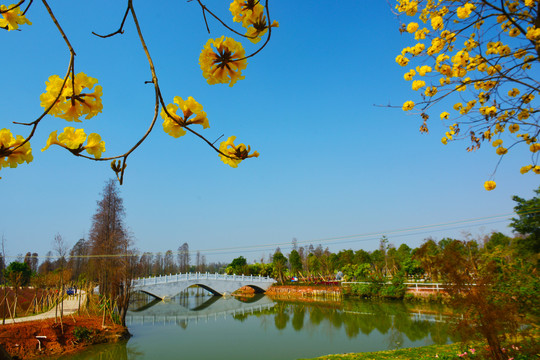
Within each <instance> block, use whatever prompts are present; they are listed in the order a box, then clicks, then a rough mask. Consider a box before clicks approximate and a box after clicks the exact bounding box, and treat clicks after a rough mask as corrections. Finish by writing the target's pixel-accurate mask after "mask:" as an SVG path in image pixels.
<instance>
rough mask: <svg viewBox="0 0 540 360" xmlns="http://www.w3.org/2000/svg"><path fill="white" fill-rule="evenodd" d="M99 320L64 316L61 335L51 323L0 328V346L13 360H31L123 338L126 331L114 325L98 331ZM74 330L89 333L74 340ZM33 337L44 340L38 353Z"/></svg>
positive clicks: (95, 317)
mask: <svg viewBox="0 0 540 360" xmlns="http://www.w3.org/2000/svg"><path fill="white" fill-rule="evenodd" d="M101 324H102V318H101V316H74V317H72V316H65V317H64V333H62V328H61V326H60V322H59V321H58V322H57V323H55V322H54V319H48V320H42V321H31V322H23V323H16V324H9V325H0V345H2V346H3V347H4V349H5V350H6V351H7V352H8V354H10V355H11V356H12V357H13V358H14V359H17V358H18V359H31V358H34V357H38V356H51V355H56V354H65V353H70V352H76V351H79V350H82V349H84V348H85V347H87V346H89V345H93V344H99V343H104V342H115V341H119V340H121V339H124V338H126V335H127V331H126V330H125V329H124V328H123V327H121V326H119V325H114V324H107V325H106V326H105V328H102V327H101ZM76 327H84V328H86V329H88V330H90V335H89V336H88V339H87V340H77V338H76V337H75V336H74V334H73V331H74V329H75V328H76ZM36 336H46V337H47V338H46V339H43V340H40V341H41V350H40V349H39V341H38V340H37V338H36Z"/></svg>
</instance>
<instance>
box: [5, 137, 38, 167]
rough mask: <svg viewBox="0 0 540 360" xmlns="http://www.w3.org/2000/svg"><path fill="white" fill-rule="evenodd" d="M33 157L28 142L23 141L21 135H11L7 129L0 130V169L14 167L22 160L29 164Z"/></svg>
mask: <svg viewBox="0 0 540 360" xmlns="http://www.w3.org/2000/svg"><path fill="white" fill-rule="evenodd" d="M23 143H24V144H23ZM33 159H34V157H33V156H32V148H31V147H30V142H28V141H27V142H25V139H24V138H23V137H22V136H21V135H17V136H16V137H13V134H12V133H11V131H10V130H9V129H2V130H0V169H1V168H3V167H10V168H16V167H17V166H18V165H19V164H22V163H24V162H26V163H28V164H29V163H30V162H31V161H32V160H33Z"/></svg>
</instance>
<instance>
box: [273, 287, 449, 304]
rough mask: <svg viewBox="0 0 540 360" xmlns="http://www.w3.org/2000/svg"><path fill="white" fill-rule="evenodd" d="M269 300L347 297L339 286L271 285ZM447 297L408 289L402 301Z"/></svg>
mask: <svg viewBox="0 0 540 360" xmlns="http://www.w3.org/2000/svg"><path fill="white" fill-rule="evenodd" d="M265 294H266V295H267V296H269V297H270V298H274V299H284V300H292V299H312V298H321V299H326V300H340V299H341V298H342V297H344V296H353V297H355V296H356V295H349V294H347V293H346V292H344V291H343V288H342V287H341V286H339V285H303V284H297V285H296V284H295V285H272V286H271V287H270V288H269V289H268V290H267V291H266V293H265ZM446 298H447V295H446V294H445V293H443V292H439V291H434V290H425V289H420V290H415V289H410V290H407V291H406V292H405V295H404V297H403V300H404V301H408V302H436V303H444V302H445V301H446Z"/></svg>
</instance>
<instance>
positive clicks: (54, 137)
mask: <svg viewBox="0 0 540 360" xmlns="http://www.w3.org/2000/svg"><path fill="white" fill-rule="evenodd" d="M57 133H58V130H54V131H53V132H52V133H50V134H49V138H48V139H47V143H46V144H45V147H44V148H43V149H41V151H45V150H47V149H48V148H49V146H51V145H60V146H62V144H60V143H59V142H58V134H57Z"/></svg>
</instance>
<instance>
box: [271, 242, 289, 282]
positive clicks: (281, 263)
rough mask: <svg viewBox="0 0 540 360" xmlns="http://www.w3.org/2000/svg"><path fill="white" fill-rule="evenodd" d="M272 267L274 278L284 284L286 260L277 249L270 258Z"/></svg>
mask: <svg viewBox="0 0 540 360" xmlns="http://www.w3.org/2000/svg"><path fill="white" fill-rule="evenodd" d="M272 267H273V268H274V276H275V277H276V278H277V280H278V281H279V282H280V283H282V284H283V283H284V282H285V271H286V270H287V258H286V257H285V255H283V254H282V253H281V250H280V249H279V248H277V249H276V252H275V253H274V256H272Z"/></svg>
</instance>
